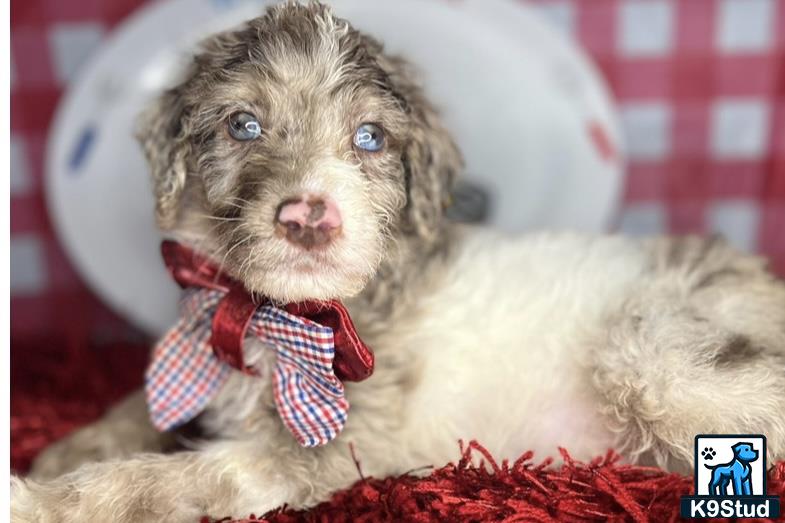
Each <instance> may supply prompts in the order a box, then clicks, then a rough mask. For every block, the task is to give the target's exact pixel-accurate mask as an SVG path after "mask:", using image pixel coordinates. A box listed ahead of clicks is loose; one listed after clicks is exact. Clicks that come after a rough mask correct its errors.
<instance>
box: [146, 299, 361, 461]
mask: <svg viewBox="0 0 785 523" xmlns="http://www.w3.org/2000/svg"><path fill="white" fill-rule="evenodd" d="M224 295H225V293H224V292H221V291H218V290H212V289H194V288H191V289H188V290H186V291H185V294H184V298H183V301H182V304H181V310H180V319H179V321H178V322H177V323H176V324H175V326H174V327H172V329H170V330H169V332H167V333H166V335H165V336H164V337H163V339H161V341H160V342H159V343H158V344H157V345H156V347H155V350H154V351H153V356H152V359H151V361H150V365H149V367H148V369H147V373H146V376H145V392H146V395H147V405H148V408H149V411H150V419H151V420H152V422H153V425H154V426H155V427H156V428H157V429H158V430H162V431H163V430H169V429H171V428H173V427H177V426H179V425H182V424H184V423H186V422H188V421H190V420H191V419H193V418H194V417H196V416H197V415H198V414H199V413H200V412H202V411H203V410H204V409H205V407H206V406H207V405H208V403H209V402H210V400H212V399H213V398H214V397H215V395H216V394H217V393H218V392H219V391H220V389H221V387H222V386H223V385H224V384H225V383H226V381H227V380H228V379H229V377H230V376H231V373H232V372H240V371H238V370H236V369H234V368H233V367H232V366H230V365H229V364H228V363H225V362H223V361H221V360H220V359H219V358H218V357H216V355H215V354H214V353H213V349H212V347H211V344H210V335H211V327H212V321H213V316H214V315H215V311H216V308H217V307H218V303H219V302H220V301H221V299H222V298H223V297H224ZM249 333H250V334H251V335H252V336H254V337H256V338H258V339H259V340H261V341H262V342H263V344H264V346H266V347H269V348H270V349H272V350H274V351H275V354H276V358H275V359H276V362H275V367H274V369H272V371H273V373H272V382H273V397H274V399H275V405H276V407H277V409H278V415H279V416H280V417H281V421H283V423H284V425H285V426H286V428H288V429H289V431H290V432H291V433H292V435H294V437H295V439H297V441H298V442H299V443H300V444H301V445H303V446H305V447H313V446H317V445H324V444H325V443H327V442H329V441H331V440H333V439H334V438H335V437H336V436H337V435H338V434H339V433H340V432H341V430H342V429H343V426H344V423H346V417H347V413H348V411H349V402H348V401H347V400H346V397H345V396H344V388H343V384H342V383H341V381H340V380H339V379H338V378H337V377H336V376H335V373H334V372H333V358H334V356H335V345H334V340H333V331H332V329H330V328H329V327H324V326H322V325H319V324H318V323H315V322H313V321H311V320H308V319H306V318H301V317H298V316H295V315H292V314H289V313H288V312H286V311H283V310H281V309H278V308H276V307H273V306H270V305H265V306H261V307H259V308H258V309H257V310H256V312H255V313H254V315H253V318H252V319H251V323H250V325H249ZM252 347H253V346H252ZM256 347H257V348H258V345H256ZM250 360H252V361H253V360H259V358H258V357H254V356H253V355H251V357H250ZM270 370H271V369H261V368H257V369H252V370H251V371H249V372H248V374H249V375H252V376H253V375H256V376H263V375H264V374H269V372H270Z"/></svg>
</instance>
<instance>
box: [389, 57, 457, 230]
mask: <svg viewBox="0 0 785 523" xmlns="http://www.w3.org/2000/svg"><path fill="white" fill-rule="evenodd" d="M385 66H386V67H385V69H387V70H388V72H389V74H390V79H391V81H392V83H393V84H394V85H395V91H396V95H397V96H398V97H399V98H400V99H401V103H402V104H403V105H404V107H405V109H406V110H407V112H408V113H409V116H410V118H411V127H410V133H409V136H408V138H407V140H406V142H405V144H404V147H403V152H402V157H401V160H402V162H403V166H404V170H405V176H406V197H407V200H406V207H405V209H404V215H403V219H402V223H401V228H402V230H403V232H404V233H405V234H410V235H416V236H419V237H420V238H422V239H424V240H426V241H427V242H429V243H430V242H432V241H434V240H436V239H437V238H439V237H440V236H441V233H442V228H443V226H444V223H445V219H446V218H445V210H446V208H447V206H448V205H449V203H450V198H451V193H452V188H453V184H454V182H455V179H456V177H457V176H458V175H459V173H460V172H461V170H462V169H463V158H462V156H461V153H460V151H459V150H458V147H457V145H456V144H455V142H454V141H453V138H452V136H451V135H450V133H449V132H447V129H446V128H445V127H444V125H442V122H441V120H440V118H439V115H438V113H437V112H436V110H435V109H434V108H433V107H432V106H431V104H430V102H428V100H427V99H426V98H425V95H424V93H423V92H422V89H421V88H420V86H419V85H418V84H417V83H416V82H415V81H414V80H413V79H414V74H413V73H412V72H411V70H410V68H409V66H408V64H407V63H406V62H405V61H403V60H400V59H395V58H392V59H390V58H388V59H387V60H386V64H385Z"/></svg>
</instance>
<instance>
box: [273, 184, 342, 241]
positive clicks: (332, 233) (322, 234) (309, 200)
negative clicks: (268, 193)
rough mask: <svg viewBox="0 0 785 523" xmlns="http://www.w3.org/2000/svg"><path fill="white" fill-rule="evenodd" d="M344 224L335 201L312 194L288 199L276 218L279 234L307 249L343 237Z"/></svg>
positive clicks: (282, 204) (279, 209) (281, 206)
mask: <svg viewBox="0 0 785 523" xmlns="http://www.w3.org/2000/svg"><path fill="white" fill-rule="evenodd" d="M342 223H343V222H342V220H341V213H340V211H339V210H338V206H337V205H335V203H334V202H333V201H332V200H330V199H329V198H324V197H321V196H314V195H312V194H304V195H302V196H298V197H295V198H290V199H288V200H284V201H283V202H282V203H281V205H279V206H278V212H277V213H276V215H275V228H276V231H277V232H278V234H280V235H281V236H283V237H284V238H286V239H287V240H288V241H289V242H290V243H292V244H294V245H297V246H298V247H302V248H303V249H305V250H311V249H318V248H319V247H324V246H326V245H328V244H329V243H330V242H331V241H332V240H333V239H334V238H335V237H337V236H338V235H339V234H340V232H341V225H342Z"/></svg>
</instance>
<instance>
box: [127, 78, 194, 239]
mask: <svg viewBox="0 0 785 523" xmlns="http://www.w3.org/2000/svg"><path fill="white" fill-rule="evenodd" d="M183 85H185V84H181V85H180V86H178V87H175V88H174V89H170V90H168V91H166V92H164V93H163V94H162V95H160V96H159V97H158V99H157V100H155V102H153V104H152V105H151V106H150V107H149V108H148V109H147V110H146V111H145V112H144V113H143V114H142V115H141V117H140V120H139V125H138V130H137V134H136V136H137V139H138V140H139V142H140V143H141V145H142V148H143V149H144V153H145V156H146V157H147V162H148V164H149V166H150V170H151V174H152V179H153V192H154V194H155V214H156V218H157V221H158V226H159V227H161V229H164V230H168V229H171V228H173V227H174V225H175V223H176V221H177V211H178V208H179V203H180V197H181V196H182V193H183V188H184V187H185V181H186V176H187V174H188V164H189V156H190V154H191V146H190V143H189V136H188V134H189V133H188V126H187V123H186V120H187V118H188V114H187V112H188V111H187V108H186V105H185V100H184V96H183V94H184V93H183V92H182V91H183Z"/></svg>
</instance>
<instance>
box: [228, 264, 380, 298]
mask: <svg viewBox="0 0 785 523" xmlns="http://www.w3.org/2000/svg"><path fill="white" fill-rule="evenodd" d="M371 277H372V273H370V272H369V273H367V274H366V273H361V272H352V271H347V270H346V269H345V268H342V269H336V268H332V267H329V266H324V265H322V264H316V263H313V262H309V261H306V260H302V261H300V260H298V261H294V262H292V263H291V264H290V265H286V266H278V267H274V268H268V269H262V268H259V269H257V270H253V271H249V273H247V275H246V277H245V278H244V280H243V284H244V285H245V288H246V289H247V290H249V291H250V292H252V293H253V294H257V295H260V296H265V297H267V298H269V299H270V300H272V301H273V302H277V303H292V302H300V301H306V300H333V299H338V300H342V299H346V298H351V297H352V296H355V295H357V294H359V293H360V292H361V291H362V290H363V288H365V286H366V284H367V283H368V281H369V280H370V279H371Z"/></svg>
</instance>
